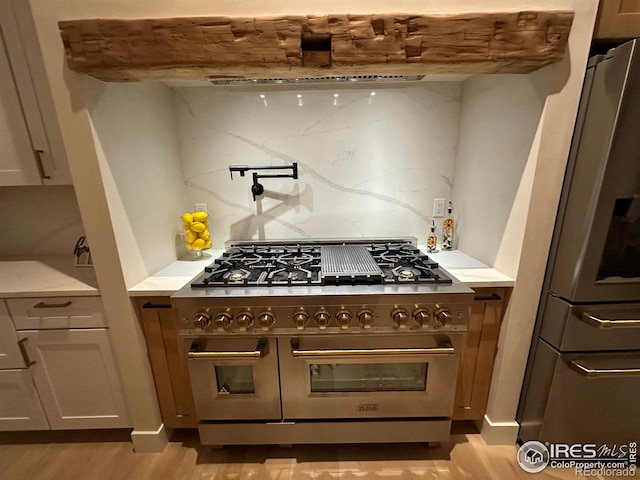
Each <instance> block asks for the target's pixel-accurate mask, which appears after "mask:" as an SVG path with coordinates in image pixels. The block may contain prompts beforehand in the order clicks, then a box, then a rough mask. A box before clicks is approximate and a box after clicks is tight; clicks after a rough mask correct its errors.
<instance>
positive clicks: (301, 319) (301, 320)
mask: <svg viewBox="0 0 640 480" xmlns="http://www.w3.org/2000/svg"><path fill="white" fill-rule="evenodd" d="M292 319H293V324H294V325H295V326H296V328H297V329H298V330H304V327H306V326H307V323H309V315H307V313H306V312H303V311H302V310H300V311H298V312H296V313H294V314H293V317H292Z"/></svg>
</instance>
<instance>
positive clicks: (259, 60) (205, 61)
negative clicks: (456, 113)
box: [59, 11, 573, 81]
mask: <svg viewBox="0 0 640 480" xmlns="http://www.w3.org/2000/svg"><path fill="white" fill-rule="evenodd" d="M572 21H573V13H572V12H566V11H526V12H503V13H468V14H456V15H423V14H421V15H418V14H415V15H414V14H393V13H389V14H372V15H351V14H349V15H346V14H344V15H343V14H340V15H325V16H280V17H260V18H230V17H197V18H162V19H141V20H113V19H110V20H103V19H94V20H72V21H63V22H60V23H59V27H60V33H61V35H62V39H63V42H64V46H65V52H66V57H67V62H68V64H69V67H70V68H71V69H72V70H75V71H77V72H84V73H88V74H90V75H92V76H94V77H96V78H99V79H101V80H106V81H137V80H145V79H177V78H182V79H200V80H205V79H208V78H212V77H218V78H220V77H236V78H258V77H299V76H307V77H308V76H324V75H348V74H351V75H353V74H358V75H361V74H426V73H528V72H531V71H533V70H536V69H538V68H540V67H543V66H545V65H548V64H550V63H553V62H556V61H558V60H559V59H560V58H562V56H563V54H564V50H565V47H566V45H567V40H568V37H569V31H570V29H571V23H572Z"/></svg>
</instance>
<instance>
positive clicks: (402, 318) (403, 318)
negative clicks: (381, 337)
mask: <svg viewBox="0 0 640 480" xmlns="http://www.w3.org/2000/svg"><path fill="white" fill-rule="evenodd" d="M391 321H392V322H393V324H394V325H395V326H396V328H407V322H408V321H409V314H408V313H407V311H406V310H405V309H404V308H396V309H395V310H394V311H392V312H391Z"/></svg>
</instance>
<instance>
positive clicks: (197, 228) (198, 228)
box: [189, 222, 207, 233]
mask: <svg viewBox="0 0 640 480" xmlns="http://www.w3.org/2000/svg"><path fill="white" fill-rule="evenodd" d="M189 228H190V229H191V230H193V231H194V232H198V233H200V232H204V231H205V229H206V228H207V227H206V226H205V224H204V223H201V222H193V223H192V224H191V226H190V227H189Z"/></svg>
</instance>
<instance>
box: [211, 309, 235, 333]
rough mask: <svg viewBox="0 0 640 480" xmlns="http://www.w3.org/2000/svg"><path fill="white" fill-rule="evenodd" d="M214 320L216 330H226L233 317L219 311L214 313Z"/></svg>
mask: <svg viewBox="0 0 640 480" xmlns="http://www.w3.org/2000/svg"><path fill="white" fill-rule="evenodd" d="M215 321H216V330H218V331H219V332H224V331H225V330H228V329H229V327H231V322H232V321H233V319H232V318H231V315H229V314H228V313H227V312H220V313H219V314H217V315H216V318H215Z"/></svg>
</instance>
